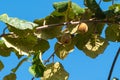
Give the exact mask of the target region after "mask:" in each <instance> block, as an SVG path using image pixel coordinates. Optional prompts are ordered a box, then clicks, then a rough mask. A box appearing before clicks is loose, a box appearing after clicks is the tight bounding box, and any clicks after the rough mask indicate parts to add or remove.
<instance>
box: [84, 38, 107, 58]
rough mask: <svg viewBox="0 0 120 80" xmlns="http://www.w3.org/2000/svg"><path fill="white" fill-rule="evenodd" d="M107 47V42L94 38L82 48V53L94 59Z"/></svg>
mask: <svg viewBox="0 0 120 80" xmlns="http://www.w3.org/2000/svg"><path fill="white" fill-rule="evenodd" d="M107 45H108V42H107V41H106V40H105V39H103V38H101V37H98V38H97V37H96V38H94V40H93V39H89V41H88V42H87V43H86V44H85V46H84V48H83V52H84V53H85V54H86V55H87V56H89V57H91V58H96V57H97V56H98V55H99V54H101V53H103V52H104V50H105V49H106V47H107Z"/></svg>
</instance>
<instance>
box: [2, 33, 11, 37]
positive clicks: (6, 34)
mask: <svg viewBox="0 0 120 80" xmlns="http://www.w3.org/2000/svg"><path fill="white" fill-rule="evenodd" d="M7 35H12V34H11V33H8V34H1V35H0V38H1V37H4V36H7Z"/></svg>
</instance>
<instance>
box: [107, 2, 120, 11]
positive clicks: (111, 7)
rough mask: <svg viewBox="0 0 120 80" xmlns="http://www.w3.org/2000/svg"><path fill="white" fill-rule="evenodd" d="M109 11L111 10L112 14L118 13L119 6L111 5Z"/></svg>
mask: <svg viewBox="0 0 120 80" xmlns="http://www.w3.org/2000/svg"><path fill="white" fill-rule="evenodd" d="M109 10H113V11H114V13H120V4H113V5H112V6H110V7H109Z"/></svg>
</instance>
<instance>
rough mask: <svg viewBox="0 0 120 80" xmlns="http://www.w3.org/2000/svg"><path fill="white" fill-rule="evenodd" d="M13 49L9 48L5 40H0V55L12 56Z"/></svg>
mask: <svg viewBox="0 0 120 80" xmlns="http://www.w3.org/2000/svg"><path fill="white" fill-rule="evenodd" d="M11 51H12V49H11V48H8V47H7V46H6V45H5V43H4V41H3V40H0V56H4V57H7V56H10V53H11Z"/></svg>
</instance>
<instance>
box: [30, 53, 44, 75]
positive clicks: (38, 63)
mask: <svg viewBox="0 0 120 80" xmlns="http://www.w3.org/2000/svg"><path fill="white" fill-rule="evenodd" d="M41 56H42V53H41V52H40V53H35V55H34V57H33V62H32V66H30V67H29V72H30V73H31V74H32V75H33V76H34V77H42V76H43V73H44V71H45V68H46V67H45V66H44V64H43V63H42V59H41V58H42V57H41Z"/></svg>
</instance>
